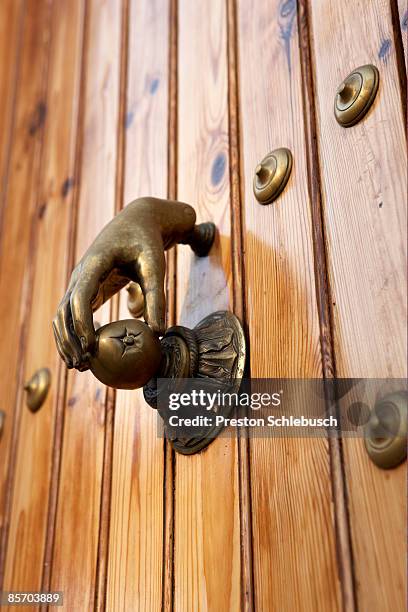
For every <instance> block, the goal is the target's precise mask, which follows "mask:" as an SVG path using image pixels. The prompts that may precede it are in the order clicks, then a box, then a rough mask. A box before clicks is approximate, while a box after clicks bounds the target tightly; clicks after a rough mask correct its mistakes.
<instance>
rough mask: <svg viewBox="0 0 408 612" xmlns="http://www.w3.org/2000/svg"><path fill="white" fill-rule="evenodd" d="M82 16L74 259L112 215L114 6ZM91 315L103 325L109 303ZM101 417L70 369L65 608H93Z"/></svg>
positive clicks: (62, 529) (62, 547)
mask: <svg viewBox="0 0 408 612" xmlns="http://www.w3.org/2000/svg"><path fill="white" fill-rule="evenodd" d="M86 19H87V22H86V26H85V57H84V61H85V74H84V83H83V87H84V88H85V89H84V100H83V106H82V108H81V117H82V120H83V124H82V126H81V137H82V144H81V149H80V152H79V155H80V162H79V164H80V165H79V168H78V214H77V234H76V251H75V260H76V261H78V260H79V258H80V257H81V256H82V254H83V252H84V251H85V249H86V248H87V247H88V246H89V244H90V243H91V242H92V240H93V239H94V237H95V235H96V234H97V233H98V232H99V231H100V230H101V229H102V227H103V226H104V225H105V224H106V223H107V222H108V221H109V220H110V219H111V218H112V216H113V214H114V211H115V194H116V171H117V168H116V160H117V127H118V108H119V95H118V91H119V75H120V49H121V7H120V4H119V3H118V2H115V1H114V0H111V1H107V2H104V3H100V2H97V1H96V0H94V1H92V2H89V3H87V13H86ZM97 318H98V321H99V322H100V323H102V324H103V323H105V322H106V321H107V320H108V318H109V305H105V306H104V307H103V308H102V309H101V310H100V311H98V315H97ZM107 420H108V419H107V391H106V387H104V385H102V384H101V383H99V381H98V380H97V379H96V378H94V377H93V376H92V374H91V373H90V372H89V371H88V372H86V373H79V372H76V371H75V372H74V371H72V372H70V373H69V376H68V386H67V393H66V408H65V416H64V429H63V440H62V450H61V452H62V458H61V470H60V476H59V483H58V506H57V515H56V519H55V520H56V528H55V540H54V551H53V558H52V568H51V585H50V586H51V589H52V590H62V591H65V599H64V608H65V609H67V610H75V609H84V610H90V609H91V608H93V606H94V603H95V591H96V581H97V566H98V557H97V553H98V539H99V532H100V529H99V528H100V506H101V495H102V479H103V458H104V445H105V428H106V423H107Z"/></svg>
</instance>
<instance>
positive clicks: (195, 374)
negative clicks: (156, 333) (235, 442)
mask: <svg viewBox="0 0 408 612" xmlns="http://www.w3.org/2000/svg"><path fill="white" fill-rule="evenodd" d="M161 345H162V351H163V359H162V362H161V367H160V370H159V372H158V373H157V375H156V376H155V377H154V378H152V380H150V381H149V382H148V384H147V385H146V386H145V387H144V389H143V391H144V396H145V399H146V401H147V403H148V404H150V406H152V408H157V409H158V411H159V413H160V415H161V416H162V418H163V420H164V422H165V424H166V423H167V422H168V418H169V416H170V411H169V410H168V408H167V407H162V406H160V404H159V403H158V401H157V400H158V396H159V394H160V392H161V391H163V389H160V388H158V380H159V379H160V380H161V384H165V385H167V384H168V382H167V381H169V380H170V381H172V390H174V388H175V382H174V379H180V385H181V386H182V385H183V384H184V382H185V381H184V379H186V378H199V379H200V380H207V381H208V380H209V379H211V380H213V381H214V382H215V383H216V385H217V386H219V387H220V388H223V390H224V391H227V392H228V393H238V391H239V388H240V385H241V381H242V377H243V375H244V368H245V357H246V345H245V336H244V332H243V329H242V326H241V323H240V321H239V319H237V317H236V316H235V315H234V314H232V313H231V312H226V311H219V312H214V313H212V314H211V315H209V316H208V317H205V319H203V320H202V321H201V322H200V323H199V324H198V325H197V326H196V327H195V328H194V329H189V328H187V327H181V326H176V327H171V328H170V329H168V330H167V332H166V333H165V335H164V337H163V339H162V341H161ZM176 386H177V383H176ZM181 386H180V388H178V387H177V390H178V391H180V392H181V391H182V387H181ZM232 408H233V407H232V406H214V408H213V412H214V413H216V414H217V415H222V416H225V417H228V415H229V414H230V412H231V410H232ZM165 427H166V425H165ZM222 429H223V426H215V425H214V426H210V427H206V426H202V427H201V428H200V430H199V432H198V434H197V435H196V436H194V437H189V438H176V437H173V438H172V437H171V436H170V435H169V434H167V437H168V438H169V439H170V443H171V445H172V447H173V448H174V450H176V451H177V452H178V453H181V454H183V455H193V454H194V453H198V452H199V451H201V450H203V449H204V448H206V447H207V446H208V445H209V444H210V443H211V442H212V441H213V439H214V438H215V437H216V436H217V435H218V434H219V433H220V431H221V430H222Z"/></svg>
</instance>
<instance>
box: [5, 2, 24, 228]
mask: <svg viewBox="0 0 408 612" xmlns="http://www.w3.org/2000/svg"><path fill="white" fill-rule="evenodd" d="M23 21H24V1H23V0H17V1H16V0H4V2H1V3H0V181H1V183H0V198H1V199H0V228H1V219H2V214H3V207H4V188H5V181H6V177H7V170H8V162H9V153H10V144H11V136H12V132H13V125H14V116H15V103H16V99H15V95H16V91H17V86H18V74H19V68H20V56H21V54H20V49H21V34H22V25H23Z"/></svg>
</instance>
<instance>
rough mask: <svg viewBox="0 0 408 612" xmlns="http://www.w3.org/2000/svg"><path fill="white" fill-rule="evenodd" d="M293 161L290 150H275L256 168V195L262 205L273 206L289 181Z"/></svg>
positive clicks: (254, 185)
mask: <svg viewBox="0 0 408 612" xmlns="http://www.w3.org/2000/svg"><path fill="white" fill-rule="evenodd" d="M292 165H293V159H292V153H291V152H290V151H289V149H286V148H284V147H283V148H281V149H275V150H274V151H271V153H268V155H267V156H266V157H264V158H263V160H262V161H261V162H260V163H259V164H258V165H257V167H256V168H255V176H254V184H253V187H254V195H255V197H256V199H257V200H258V202H259V203H260V204H271V202H273V201H274V200H276V198H278V197H279V195H280V194H281V193H282V191H283V190H284V189H285V186H286V184H287V182H288V180H289V177H290V173H291V171H292Z"/></svg>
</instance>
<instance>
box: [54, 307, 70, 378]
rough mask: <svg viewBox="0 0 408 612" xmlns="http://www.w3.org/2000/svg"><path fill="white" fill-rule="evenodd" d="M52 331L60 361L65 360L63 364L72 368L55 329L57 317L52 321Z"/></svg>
mask: <svg viewBox="0 0 408 612" xmlns="http://www.w3.org/2000/svg"><path fill="white" fill-rule="evenodd" d="M52 331H53V332H54V340H55V344H56V346H57V351H58V353H59V356H60V357H61V359H62V361H64V362H65V365H66V366H67V368H72V361H71V359H70V358H69V357H68V355H66V354H65V353H64V351H63V350H62V343H61V339H60V337H59V334H58V330H57V319H56V318H55V319H54V320H53V322H52Z"/></svg>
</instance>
